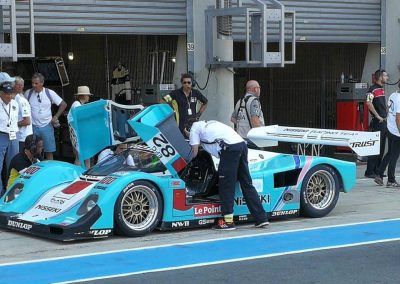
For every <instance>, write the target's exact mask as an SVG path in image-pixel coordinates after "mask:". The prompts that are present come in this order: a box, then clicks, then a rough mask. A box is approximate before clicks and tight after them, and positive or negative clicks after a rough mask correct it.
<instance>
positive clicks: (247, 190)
mask: <svg viewBox="0 0 400 284" xmlns="http://www.w3.org/2000/svg"><path fill="white" fill-rule="evenodd" d="M185 131H187V132H188V133H187V134H189V144H190V145H191V147H192V151H193V154H192V157H193V158H194V157H196V156H197V153H198V151H199V145H200V144H201V145H202V146H203V148H204V150H206V151H207V152H208V153H210V154H211V155H213V156H215V157H217V158H220V161H219V166H218V175H219V180H218V184H219V195H220V200H221V211H222V215H223V218H221V219H220V220H218V223H217V225H215V226H214V227H213V229H214V230H234V229H236V228H235V224H234V223H233V204H234V198H235V185H236V182H237V181H239V182H240V186H241V189H242V193H243V196H244V198H245V199H246V204H247V207H248V208H249V210H250V213H251V215H252V216H253V217H254V219H255V220H256V223H255V226H256V227H257V228H260V227H265V226H267V225H268V224H269V222H268V217H267V213H266V212H265V210H264V208H263V207H262V204H261V201H260V199H259V197H258V193H257V191H256V189H255V188H254V186H253V184H252V180H251V176H250V171H249V165H248V160H247V153H248V149H247V145H246V142H245V141H244V140H243V138H242V137H241V136H240V135H239V134H237V133H236V132H235V130H233V129H232V128H231V127H229V126H227V125H225V124H223V123H221V122H218V121H215V120H210V121H196V120H194V119H190V120H189V121H188V124H187V127H186V129H185ZM189 131H190V132H189Z"/></svg>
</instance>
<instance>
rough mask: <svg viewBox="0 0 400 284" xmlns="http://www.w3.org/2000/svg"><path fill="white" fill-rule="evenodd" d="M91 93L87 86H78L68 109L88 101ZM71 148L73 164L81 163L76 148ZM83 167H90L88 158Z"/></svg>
mask: <svg viewBox="0 0 400 284" xmlns="http://www.w3.org/2000/svg"><path fill="white" fill-rule="evenodd" d="M92 95H93V94H91V93H90V89H89V87H88V86H79V87H78V92H77V93H76V94H74V96H75V97H76V99H77V100H76V101H74V102H73V104H72V106H71V108H70V110H69V111H70V112H71V110H72V109H74V108H76V107H79V106H81V105H84V104H86V103H88V102H89V99H90V96H92ZM70 112H69V113H70ZM69 113H68V115H69ZM73 149H74V155H75V161H74V164H75V165H77V166H79V165H80V164H81V163H80V161H79V158H78V149H75V148H73ZM85 167H86V168H89V167H90V160H85Z"/></svg>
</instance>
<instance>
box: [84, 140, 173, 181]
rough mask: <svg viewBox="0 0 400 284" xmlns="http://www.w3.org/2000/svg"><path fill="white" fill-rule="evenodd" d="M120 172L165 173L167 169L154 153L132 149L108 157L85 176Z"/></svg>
mask: <svg viewBox="0 0 400 284" xmlns="http://www.w3.org/2000/svg"><path fill="white" fill-rule="evenodd" d="M120 171H141V172H146V173H156V172H164V171H166V168H165V166H164V165H163V164H162V162H161V161H160V159H159V158H158V157H157V156H156V155H155V154H154V153H153V152H152V151H149V150H145V149H140V148H136V147H130V148H129V149H127V150H125V151H123V152H121V153H119V154H114V155H109V156H107V157H106V158H104V159H103V160H102V161H99V162H98V163H97V164H96V165H94V166H93V167H92V168H90V169H88V170H87V171H86V172H85V173H84V174H85V175H91V176H106V175H109V174H112V173H115V172H120Z"/></svg>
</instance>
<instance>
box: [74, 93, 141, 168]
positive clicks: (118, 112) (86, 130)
mask: <svg viewBox="0 0 400 284" xmlns="http://www.w3.org/2000/svg"><path fill="white" fill-rule="evenodd" d="M142 109H143V106H141V105H129V106H128V105H120V104H117V103H115V102H113V101H109V100H99V101H95V102H92V103H88V104H85V105H83V106H79V107H76V108H74V109H72V110H71V111H70V112H69V114H68V124H69V129H70V135H71V142H72V145H73V146H74V148H75V149H77V151H78V153H79V160H80V161H81V165H84V163H83V161H84V160H87V159H89V158H91V157H93V156H94V155H96V154H97V153H99V152H100V151H101V150H103V149H104V148H106V147H109V146H112V145H117V144H121V143H123V142H130V141H135V140H138V139H139V137H138V136H137V134H136V133H135V132H134V131H133V130H132V128H131V127H130V126H129V124H128V123H127V121H128V120H129V119H130V118H132V117H133V116H135V115H136V114H138V113H139V112H140V111H141V110H142Z"/></svg>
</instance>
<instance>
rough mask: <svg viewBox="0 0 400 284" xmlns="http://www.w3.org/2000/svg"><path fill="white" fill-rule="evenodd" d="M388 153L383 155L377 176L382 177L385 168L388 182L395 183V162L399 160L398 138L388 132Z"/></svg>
mask: <svg viewBox="0 0 400 284" xmlns="http://www.w3.org/2000/svg"><path fill="white" fill-rule="evenodd" d="M387 136H388V147H389V149H388V151H387V153H386V155H385V157H384V158H383V160H382V163H381V165H380V166H379V169H378V175H379V176H380V177H383V173H384V172H385V170H386V167H387V166H388V165H389V167H388V182H395V181H396V176H395V171H396V164H397V160H398V159H399V155H400V137H399V136H396V135H393V134H392V133H390V132H389V131H388V134H387Z"/></svg>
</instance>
